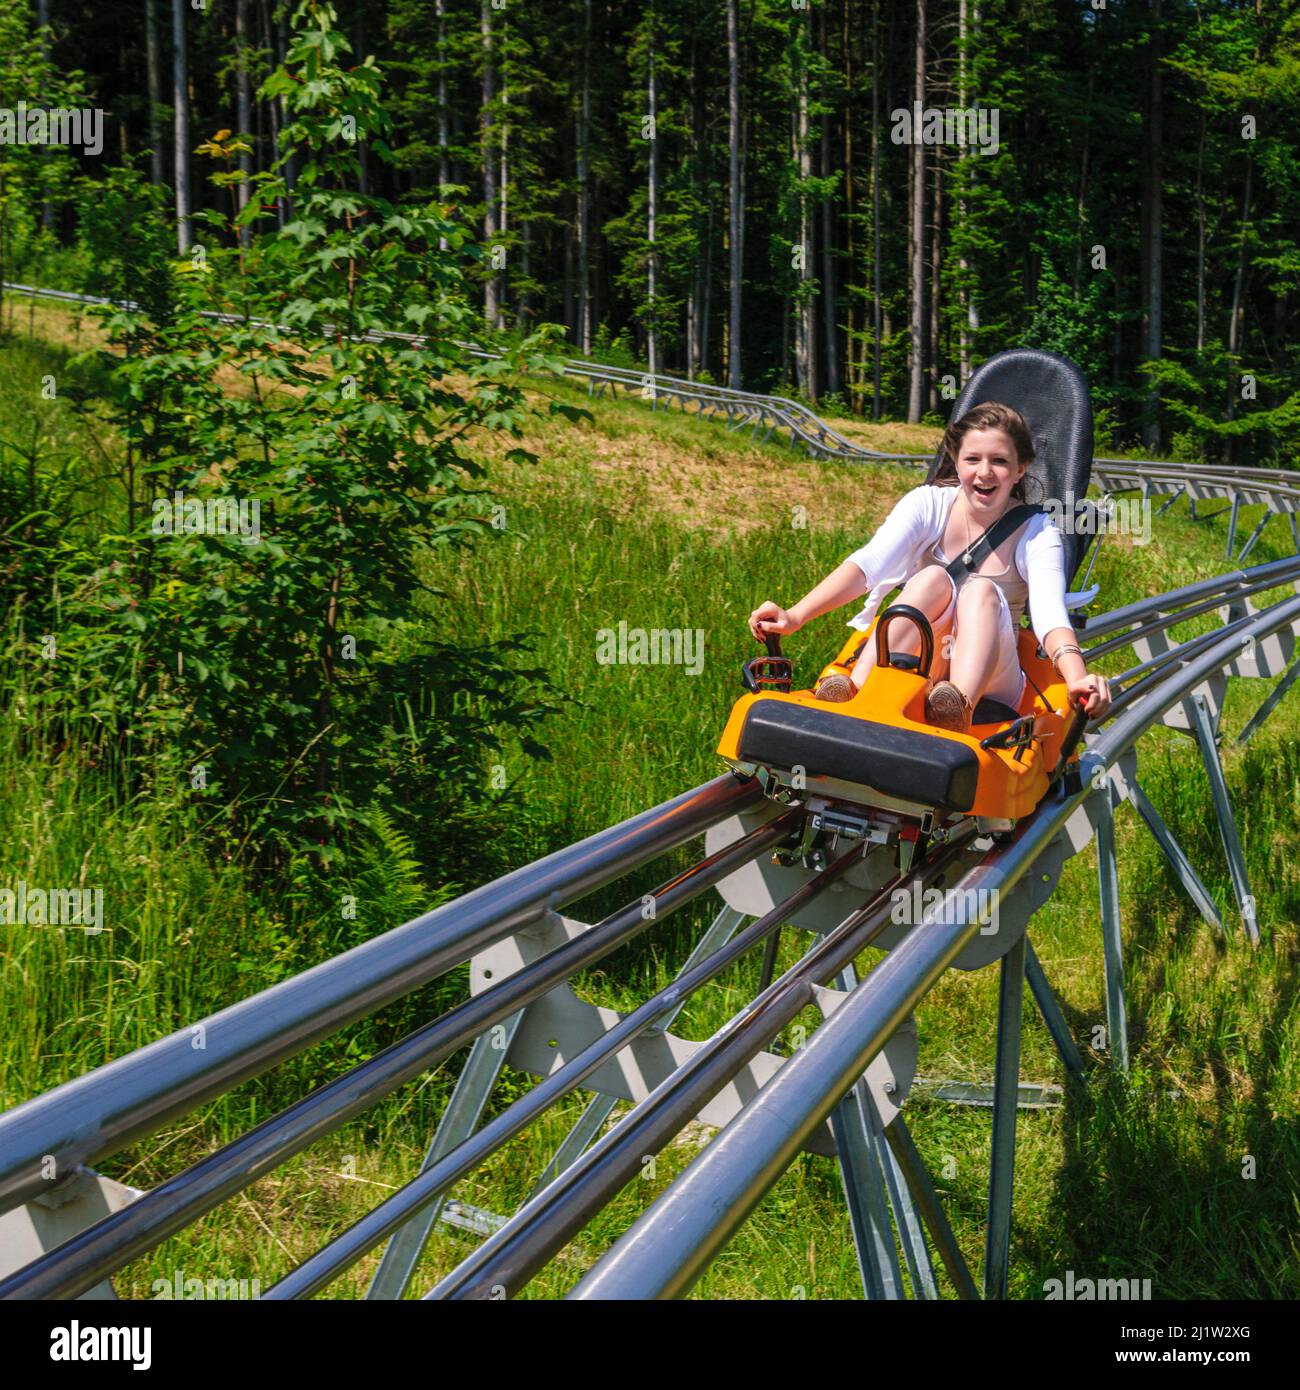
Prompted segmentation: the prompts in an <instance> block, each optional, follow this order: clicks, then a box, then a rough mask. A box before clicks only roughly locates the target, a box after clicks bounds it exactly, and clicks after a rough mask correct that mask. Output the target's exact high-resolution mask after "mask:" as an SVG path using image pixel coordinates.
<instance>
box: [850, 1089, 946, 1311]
mask: <svg viewBox="0 0 1300 1390" xmlns="http://www.w3.org/2000/svg"><path fill="white" fill-rule="evenodd" d="M865 1114H866V1120H867V1127H868V1130H869V1133H870V1138H871V1143H872V1147H873V1148H874V1149H875V1152H876V1155H877V1158H878V1161H879V1163H880V1166H881V1168H882V1169H883V1170H884V1174H885V1186H886V1188H887V1189H888V1192H889V1205H890V1206H891V1207H892V1208H893V1211H894V1225H895V1226H896V1227H897V1229H898V1243H899V1246H900V1247H901V1248H902V1251H903V1259H904V1260H905V1261H906V1263H907V1272H908V1275H909V1276H910V1277H911V1280H912V1296H913V1297H914V1298H916V1299H918V1300H922V1301H927V1302H929V1301H933V1300H934V1299H937V1298H938V1297H939V1289H938V1286H937V1285H936V1284H935V1282H934V1264H933V1262H932V1261H931V1259H930V1251H929V1249H928V1248H927V1246H926V1243H925V1226H924V1225H923V1223H922V1221H921V1216H920V1213H919V1212H918V1211H917V1209H916V1207H915V1206H914V1205H913V1202H912V1193H911V1190H910V1189H909V1188H908V1186H907V1180H906V1178H904V1176H903V1171H902V1169H901V1168H900V1167H899V1164H898V1159H897V1158H896V1157H895V1156H894V1151H893V1149H892V1148H891V1147H890V1145H889V1143H888V1141H887V1140H886V1139H885V1131H884V1126H883V1125H882V1124H881V1122H880V1112H879V1111H878V1110H877V1109H876V1106H875V1102H874V1099H873V1097H872V1096H871V1094H870V1092H868V1093H867V1097H866V1109H865ZM896 1118H898V1119H901V1118H902V1116H901V1115H899V1116H897V1117H896Z"/></svg>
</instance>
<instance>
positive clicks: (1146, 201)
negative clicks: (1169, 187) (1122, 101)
mask: <svg viewBox="0 0 1300 1390" xmlns="http://www.w3.org/2000/svg"><path fill="white" fill-rule="evenodd" d="M1160 11H1161V0H1152V4H1151V44H1150V47H1149V48H1148V50H1147V52H1148V72H1149V78H1148V83H1149V85H1148V104H1147V121H1146V131H1145V137H1146V138H1145V139H1144V141H1143V153H1144V155H1145V160H1144V166H1145V167H1144V178H1143V199H1142V213H1143V218H1142V221H1143V230H1144V233H1145V235H1144V237H1143V257H1142V271H1143V276H1142V278H1143V284H1144V287H1145V290H1146V293H1145V294H1144V296H1143V303H1142V354H1143V356H1144V357H1145V358H1147V359H1148V360H1154V359H1156V358H1158V357H1159V356H1160V355H1161V350H1162V344H1163V336H1164V334H1163V325H1162V322H1161V311H1162V306H1163V298H1164V247H1163V235H1164V229H1163V222H1164V198H1163V191H1162V188H1161V178H1162V174H1163V169H1162V158H1161V156H1162V151H1161V138H1162V120H1163V111H1162V107H1161V67H1160V33H1161V30H1160V20H1161V14H1160ZM1142 442H1143V444H1144V445H1145V447H1146V448H1147V449H1149V450H1151V451H1152V452H1156V451H1158V450H1159V448H1160V387H1159V384H1158V383H1156V382H1152V384H1151V386H1150V388H1149V390H1148V393H1147V405H1146V410H1145V411H1144V412H1143V420H1142Z"/></svg>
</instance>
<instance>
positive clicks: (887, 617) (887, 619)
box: [876, 603, 934, 676]
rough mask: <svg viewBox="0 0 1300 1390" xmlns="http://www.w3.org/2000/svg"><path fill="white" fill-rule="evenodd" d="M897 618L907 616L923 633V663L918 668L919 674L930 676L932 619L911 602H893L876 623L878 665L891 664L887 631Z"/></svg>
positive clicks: (932, 655)
mask: <svg viewBox="0 0 1300 1390" xmlns="http://www.w3.org/2000/svg"><path fill="white" fill-rule="evenodd" d="M895 618H907V619H909V620H910V621H912V622H914V623H915V624H916V627H917V631H918V632H920V634H921V663H920V665H919V666H918V667H917V668H916V669H917V674H918V675H922V676H928V675H929V674H930V663H931V661H933V660H934V629H933V628H932V627H931V626H930V620H929V618H927V617H926V616H925V614H924V613H922V612H921V610H920V609H919V608H913V607H912V606H911V604H909V603H894V604H891V605H890V606H889V607H888V608H886V609H885V611H884V612H883V613H882V614H881V615H880V619H879V621H878V622H877V623H876V665H877V666H889V665H891V664H892V663H891V661H890V659H889V639H888V637H887V635H886V634H887V632H888V630H889V625H890V623H892V622H893V621H894V619H895Z"/></svg>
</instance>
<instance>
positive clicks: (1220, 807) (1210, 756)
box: [1183, 695, 1259, 946]
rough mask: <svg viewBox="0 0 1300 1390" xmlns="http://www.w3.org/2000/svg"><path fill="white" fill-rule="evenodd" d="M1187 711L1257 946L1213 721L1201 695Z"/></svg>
mask: <svg viewBox="0 0 1300 1390" xmlns="http://www.w3.org/2000/svg"><path fill="white" fill-rule="evenodd" d="M1183 708H1184V709H1186V710H1187V716H1188V722H1189V723H1190V724H1191V726H1192V731H1193V732H1194V733H1195V735H1196V740H1197V742H1198V743H1199V744H1200V745H1201V757H1202V759H1203V760H1204V763H1205V772H1206V776H1207V777H1208V778H1209V779H1210V794H1211V796H1212V797H1213V799H1214V814H1215V815H1216V816H1217V817H1218V820H1219V834H1220V836H1221V837H1222V839H1223V852H1224V854H1225V855H1226V856H1227V859H1228V873H1229V874H1230V875H1231V877H1232V887H1233V891H1234V892H1235V893H1236V895H1237V906H1238V907H1239V908H1240V910H1241V920H1242V922H1243V923H1244V924H1245V927H1246V934H1247V935H1248V936H1249V937H1250V941H1251V945H1252V946H1258V945H1259V924H1258V923H1257V922H1256V920H1255V899H1254V898H1253V897H1252V896H1251V892H1250V884H1249V882H1248V881H1247V879H1246V861H1245V859H1244V857H1243V856H1242V853H1241V841H1240V840H1238V838H1237V823H1236V821H1235V820H1234V818H1233V814H1232V802H1231V801H1230V800H1229V799H1228V784H1227V782H1226V781H1224V777H1223V764H1222V763H1221V762H1220V761H1219V750H1218V748H1217V747H1216V746H1215V742H1214V724H1213V722H1212V721H1211V719H1210V711H1209V708H1208V707H1207V705H1206V703H1205V696H1203V695H1192V696H1191V697H1190V698H1188V699H1187V700H1185V701H1184V702H1183Z"/></svg>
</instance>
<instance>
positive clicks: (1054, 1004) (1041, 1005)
mask: <svg viewBox="0 0 1300 1390" xmlns="http://www.w3.org/2000/svg"><path fill="white" fill-rule="evenodd" d="M1025 975H1026V977H1027V978H1028V980H1029V988H1030V990H1031V991H1032V992H1033V996H1034V1000H1035V1002H1036V1003H1037V1005H1038V1012H1039V1013H1040V1014H1042V1016H1043V1022H1044V1023H1045V1024H1047V1031H1048V1032H1049V1033H1050V1034H1051V1035H1052V1041H1053V1042H1054V1043H1055V1044H1056V1050H1057V1052H1058V1053H1059V1054H1060V1058H1061V1061H1062V1062H1063V1063H1064V1065H1065V1070H1066V1073H1067V1074H1068V1075H1069V1076H1072V1077H1074V1078H1075V1079H1076V1080H1078V1081H1083V1080H1086V1074H1085V1072H1084V1069H1083V1054H1082V1053H1081V1052H1080V1051H1079V1047H1078V1044H1077V1043H1076V1042H1075V1041H1074V1035H1073V1034H1072V1033H1071V1032H1070V1025H1069V1024H1068V1023H1067V1022H1066V1021H1065V1014H1064V1013H1063V1012H1062V1011H1061V1005H1060V1001H1059V1000H1058V999H1057V997H1056V995H1055V993H1054V992H1053V990H1052V986H1051V985H1050V984H1049V983H1048V980H1047V975H1046V973H1045V972H1044V970H1043V967H1042V965H1041V964H1040V962H1039V959H1038V956H1037V955H1036V954H1035V952H1034V948H1033V946H1029V947H1028V948H1027V951H1026V954H1025Z"/></svg>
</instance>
